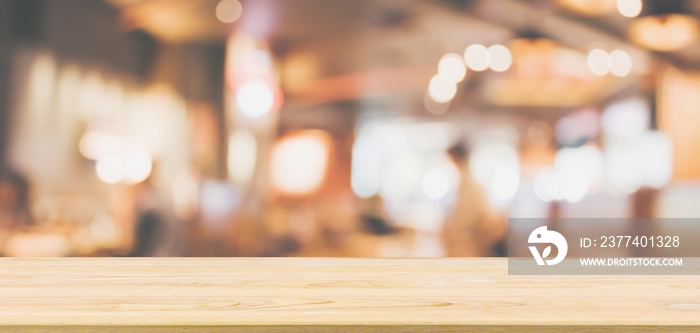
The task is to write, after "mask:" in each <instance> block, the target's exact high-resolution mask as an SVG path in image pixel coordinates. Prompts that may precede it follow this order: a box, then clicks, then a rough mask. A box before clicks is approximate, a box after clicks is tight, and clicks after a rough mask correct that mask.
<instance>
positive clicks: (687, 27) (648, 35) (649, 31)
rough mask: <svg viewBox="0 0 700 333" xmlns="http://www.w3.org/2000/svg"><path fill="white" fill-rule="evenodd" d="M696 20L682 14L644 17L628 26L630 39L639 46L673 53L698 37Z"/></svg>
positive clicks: (699, 27) (698, 27)
mask: <svg viewBox="0 0 700 333" xmlns="http://www.w3.org/2000/svg"><path fill="white" fill-rule="evenodd" d="M698 29H700V24H698V21H697V19H695V18H694V17H691V16H688V15H683V14H668V15H654V16H646V17H642V18H639V19H636V20H635V21H634V22H632V24H631V25H630V30H629V35H630V38H631V39H632V40H633V41H634V42H636V43H637V44H639V45H642V46H644V47H647V48H649V49H653V50H657V51H665V52H668V51H674V50H678V49H681V48H683V47H686V46H688V45H689V44H690V43H692V42H693V41H694V40H695V39H697V37H698Z"/></svg>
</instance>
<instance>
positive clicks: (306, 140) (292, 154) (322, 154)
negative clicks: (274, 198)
mask: <svg viewBox="0 0 700 333" xmlns="http://www.w3.org/2000/svg"><path fill="white" fill-rule="evenodd" d="M328 141H329V138H328V136H327V134H325V133H324V132H320V131H316V130H309V131H304V132H301V133H298V134H293V135H290V136H287V137H285V138H282V139H281V140H280V141H278V142H277V143H276V144H275V146H274V147H273V150H272V164H271V167H272V184H273V185H274V187H275V188H276V189H277V190H279V191H281V192H284V193H288V194H306V193H310V192H313V191H314V190H316V189H318V188H319V187H320V186H321V183H322V181H323V179H324V177H325V174H326V169H327V167H328V157H329V143H328Z"/></svg>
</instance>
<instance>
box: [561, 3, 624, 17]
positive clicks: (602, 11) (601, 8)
mask: <svg viewBox="0 0 700 333" xmlns="http://www.w3.org/2000/svg"><path fill="white" fill-rule="evenodd" d="M559 4H560V5H561V6H562V7H564V8H566V9H568V10H571V11H574V12H576V13H579V14H581V15H586V16H599V15H606V14H610V13H613V12H615V8H616V7H617V2H616V0H559Z"/></svg>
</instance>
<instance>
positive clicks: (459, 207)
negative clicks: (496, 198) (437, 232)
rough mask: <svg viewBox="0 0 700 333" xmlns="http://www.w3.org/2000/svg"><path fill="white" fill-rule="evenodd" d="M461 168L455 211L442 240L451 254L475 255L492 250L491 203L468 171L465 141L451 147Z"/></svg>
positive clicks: (446, 223) (450, 152) (485, 253)
mask: <svg viewBox="0 0 700 333" xmlns="http://www.w3.org/2000/svg"><path fill="white" fill-rule="evenodd" d="M447 153H448V155H449V156H450V159H451V160H452V162H453V163H454V164H455V165H456V166H457V168H458V169H459V170H460V175H461V179H462V181H461V183H460V185H459V190H458V193H457V198H456V200H455V202H454V208H453V210H452V213H451V214H450V215H449V216H448V218H447V220H446V222H445V225H444V227H443V230H442V232H443V241H444V246H445V250H446V253H447V255H448V256H451V257H475V256H486V255H489V254H490V251H489V248H490V247H491V246H492V245H493V239H492V237H491V235H490V233H489V231H490V230H488V229H489V224H490V221H491V220H492V212H491V206H490V204H489V201H488V197H487V195H486V192H485V190H484V188H483V187H482V186H481V184H479V183H478V182H477V181H476V180H475V179H474V177H472V175H471V173H470V172H469V151H468V149H467V147H466V146H465V145H464V144H463V143H458V144H455V145H454V146H452V147H451V148H450V149H449V150H448V151H447Z"/></svg>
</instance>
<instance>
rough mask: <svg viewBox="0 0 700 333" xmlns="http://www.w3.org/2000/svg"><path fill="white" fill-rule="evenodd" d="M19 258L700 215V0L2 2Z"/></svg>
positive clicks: (382, 251) (495, 240) (418, 239)
mask: <svg viewBox="0 0 700 333" xmlns="http://www.w3.org/2000/svg"><path fill="white" fill-rule="evenodd" d="M0 15H2V18H0V255H1V256H7V257H12V256H49V257H51V256H99V257H106V256H116V257H128V256H133V257H141V256H200V257H203V256H207V257H212V256H227V257H231V256H315V257H321V256H330V257H342V256H350V257H442V256H503V255H504V254H505V243H504V242H505V237H506V233H507V221H508V218H513V217H536V218H547V217H558V218H570V217H586V218H599V217H619V218H650V217H698V216H700V204H698V203H699V202H700V149H699V148H698V146H696V145H700V130H698V129H700V36H699V33H700V21H699V20H700V1H693V0H663V1H660V0H659V1H656V0H530V1H525V0H434V1H427V0H426V1H421V0H353V1H341V0H61V1H49V0H5V1H0Z"/></svg>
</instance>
